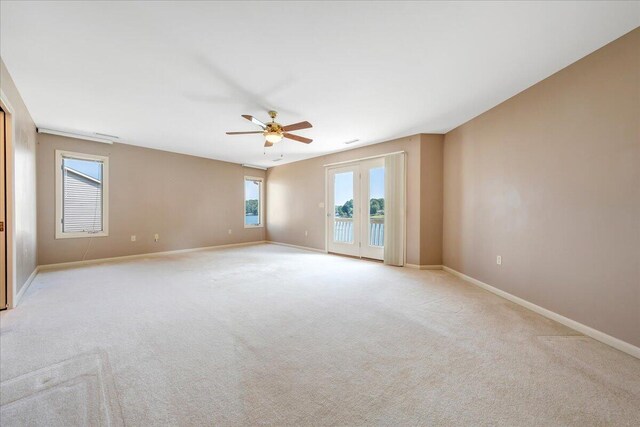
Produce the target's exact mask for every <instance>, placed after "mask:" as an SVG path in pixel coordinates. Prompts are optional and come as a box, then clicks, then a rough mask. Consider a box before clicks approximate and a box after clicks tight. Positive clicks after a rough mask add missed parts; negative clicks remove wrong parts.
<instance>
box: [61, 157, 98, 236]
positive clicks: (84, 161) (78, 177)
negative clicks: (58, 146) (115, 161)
mask: <svg viewBox="0 0 640 427" xmlns="http://www.w3.org/2000/svg"><path fill="white" fill-rule="evenodd" d="M108 189H109V158H108V157H105V156H96V155H93V154H81V153H72V152H69V151H61V150H56V238H57V239H65V238H77V237H101V236H108V235H109V215H108V212H109V209H108V202H109V191H108Z"/></svg>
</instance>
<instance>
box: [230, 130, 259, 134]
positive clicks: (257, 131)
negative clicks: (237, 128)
mask: <svg viewBox="0 0 640 427" xmlns="http://www.w3.org/2000/svg"><path fill="white" fill-rule="evenodd" d="M249 133H262V131H261V130H256V131H251V132H227V135H246V134H249Z"/></svg>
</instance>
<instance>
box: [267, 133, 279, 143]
mask: <svg viewBox="0 0 640 427" xmlns="http://www.w3.org/2000/svg"><path fill="white" fill-rule="evenodd" d="M264 137H265V139H266V140H267V141H269V142H270V143H272V144H274V143H276V142H280V141H282V134H281V133H279V132H265V133H264Z"/></svg>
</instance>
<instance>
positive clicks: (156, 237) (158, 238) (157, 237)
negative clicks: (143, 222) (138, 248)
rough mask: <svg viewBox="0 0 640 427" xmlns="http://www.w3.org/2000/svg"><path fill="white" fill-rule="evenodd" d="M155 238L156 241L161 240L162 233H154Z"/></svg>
mask: <svg viewBox="0 0 640 427" xmlns="http://www.w3.org/2000/svg"><path fill="white" fill-rule="evenodd" d="M153 240H155V241H156V242H157V241H158V240H160V235H159V234H156V235H154V236H153Z"/></svg>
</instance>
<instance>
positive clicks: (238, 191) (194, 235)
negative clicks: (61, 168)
mask: <svg viewBox="0 0 640 427" xmlns="http://www.w3.org/2000/svg"><path fill="white" fill-rule="evenodd" d="M56 149H62V150H68V151H75V152H80V153H88V154H98V155H106V156H109V168H110V169H109V174H110V179H109V187H110V188H109V236H108V237H94V238H92V239H88V238H80V239H59V240H56V239H55V228H54V223H55V179H54V176H55V175H54V166H55V150H56ZM245 175H250V176H259V177H263V176H264V171H261V170H257V169H249V168H243V167H242V166H240V165H237V164H233V163H226V162H221V161H217V160H210V159H204V158H200V157H193V156H186V155H182V154H175V153H169V152H166V151H159V150H152V149H148V148H141V147H135V146H132V145H125V144H113V145H110V144H102V143H99V142H89V141H83V140H78V139H71V138H65V137H60V136H52V135H45V134H39V135H38V263H39V264H41V265H45V264H53V263H60V262H68V261H79V260H82V259H96V258H108V257H115V256H122V255H133V254H140V253H149V252H160V251H169V250H176V249H187V248H197V247H204V246H214V245H224V244H230V243H241V242H251V241H259V240H264V228H258V229H245V228H244V216H243V212H244V176H245ZM228 229H232V234H231V235H229V234H228ZM156 233H158V234H159V235H160V241H159V242H157V243H156V242H154V239H153V237H154V234H156ZM131 235H136V241H135V242H132V241H131Z"/></svg>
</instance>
